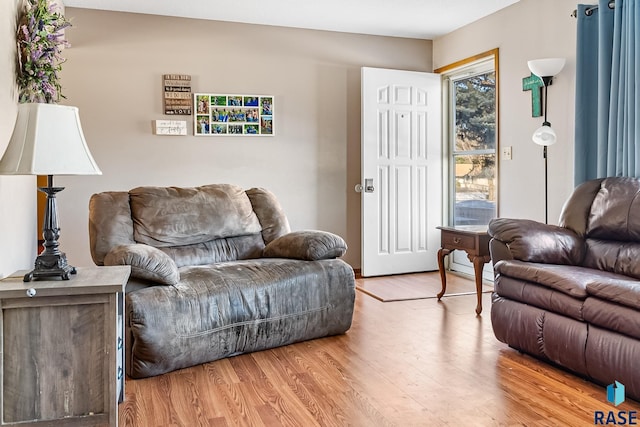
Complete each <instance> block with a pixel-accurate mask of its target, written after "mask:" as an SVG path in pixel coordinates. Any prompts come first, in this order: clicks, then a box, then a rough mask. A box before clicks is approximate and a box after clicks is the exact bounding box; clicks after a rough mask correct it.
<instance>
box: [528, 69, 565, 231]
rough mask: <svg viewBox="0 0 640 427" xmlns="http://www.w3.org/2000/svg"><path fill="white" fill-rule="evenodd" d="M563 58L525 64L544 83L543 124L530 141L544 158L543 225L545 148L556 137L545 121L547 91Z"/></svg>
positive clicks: (545, 180) (547, 216)
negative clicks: (537, 147)
mask: <svg viewBox="0 0 640 427" xmlns="http://www.w3.org/2000/svg"><path fill="white" fill-rule="evenodd" d="M564 64H565V59H564V58H545V59H534V60H531V61H529V62H528V63H527V65H528V66H529V70H531V72H532V73H533V74H535V75H536V76H538V77H540V79H541V80H542V83H544V122H543V123H542V126H540V127H539V128H538V129H536V131H535V132H534V133H533V136H532V137H531V139H532V140H533V142H535V143H536V144H538V145H542V147H543V149H542V155H543V157H544V223H545V224H548V223H549V210H548V208H547V204H548V185H547V183H548V175H547V147H548V146H549V145H552V144H555V143H556V140H557V137H556V132H555V131H554V130H553V128H551V123H549V122H548V121H547V89H548V87H549V85H551V82H552V80H553V77H554V76H555V75H557V74H558V73H559V72H560V71H562V69H563V68H564Z"/></svg>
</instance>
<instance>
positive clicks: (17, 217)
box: [0, 0, 37, 278]
mask: <svg viewBox="0 0 640 427" xmlns="http://www.w3.org/2000/svg"><path fill="white" fill-rule="evenodd" d="M19 3H20V2H19V1H15V0H8V1H4V0H3V1H0V111H1V112H2V114H0V157H1V156H2V153H4V150H5V149H6V148H7V145H8V144H9V138H11V132H12V131H13V125H14V123H15V118H16V113H17V99H18V97H17V91H16V84H15V80H16V79H15V63H16V43H15V40H16V38H15V31H16V13H17V12H16V11H17V5H18V4H19ZM36 242H37V236H36V180H35V177H32V176H0V278H3V277H6V276H8V275H9V274H11V273H13V272H14V271H16V270H20V269H26V268H31V267H32V266H33V260H34V259H35V256H36Z"/></svg>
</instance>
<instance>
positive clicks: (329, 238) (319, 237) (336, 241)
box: [262, 230, 347, 261]
mask: <svg viewBox="0 0 640 427" xmlns="http://www.w3.org/2000/svg"><path fill="white" fill-rule="evenodd" d="M346 251H347V244H346V243H345V241H344V240H343V239H342V237H340V236H338V235H337V234H333V233H329V232H327V231H319V230H304V231H293V232H291V233H288V234H285V235H284V236H280V237H278V238H277V239H275V240H272V241H271V242H270V243H269V244H268V245H267V246H266V247H265V248H264V251H263V254H262V255H263V256H264V257H265V258H293V259H301V260H305V261H317V260H321V259H332V258H338V257H341V256H343V255H344V254H345V252H346Z"/></svg>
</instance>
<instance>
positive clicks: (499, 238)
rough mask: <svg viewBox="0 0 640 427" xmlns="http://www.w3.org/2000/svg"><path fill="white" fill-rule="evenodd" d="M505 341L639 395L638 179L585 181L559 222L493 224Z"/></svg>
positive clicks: (494, 314)
mask: <svg viewBox="0 0 640 427" xmlns="http://www.w3.org/2000/svg"><path fill="white" fill-rule="evenodd" d="M489 234H490V235H491V237H492V240H491V242H490V249H491V258H492V262H493V265H494V271H495V291H494V294H493V297H492V307H491V321H492V325H493V330H494V333H495V335H496V337H497V338H498V340H500V341H502V342H504V343H506V344H508V345H509V346H510V347H513V348H515V349H517V350H520V351H522V352H525V353H528V354H531V355H533V356H535V357H538V358H540V359H543V360H546V361H549V362H552V363H554V364H557V365H560V366H562V367H565V368H568V369H570V370H571V371H573V372H575V373H578V374H580V375H581V376H584V377H586V378H588V379H591V380H593V381H595V382H597V383H599V384H603V385H606V384H610V383H613V382H614V380H615V381H619V382H620V383H622V384H624V385H625V388H626V393H627V396H629V397H632V398H634V399H636V400H640V369H639V367H638V361H640V180H639V179H636V178H603V179H597V180H593V181H588V182H585V183H583V184H581V185H580V186H578V187H577V188H576V189H575V191H574V193H573V194H572V195H571V197H570V198H569V200H568V201H567V202H566V204H565V206H564V207H563V210H562V214H561V217H560V225H559V226H554V225H546V224H540V223H538V222H535V221H531V220H523V219H508V218H499V219H495V220H492V221H491V222H490V224H489Z"/></svg>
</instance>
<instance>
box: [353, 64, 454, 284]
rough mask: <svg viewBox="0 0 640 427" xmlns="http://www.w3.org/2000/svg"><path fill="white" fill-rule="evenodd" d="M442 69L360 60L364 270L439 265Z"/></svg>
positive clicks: (399, 270)
mask: <svg viewBox="0 0 640 427" xmlns="http://www.w3.org/2000/svg"><path fill="white" fill-rule="evenodd" d="M440 93H441V83H440V75H438V74H431V73H419V72H413V71H401V70H388V69H380V68H367V67H363V68H362V186H363V189H362V275H363V276H378V275H386V274H399V273H410V272H416V271H430V270H437V269H438V263H437V251H438V249H439V248H440V234H439V230H437V229H436V226H438V225H440V224H441V223H442V221H441V219H442V141H441V125H442V123H441V98H440Z"/></svg>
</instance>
